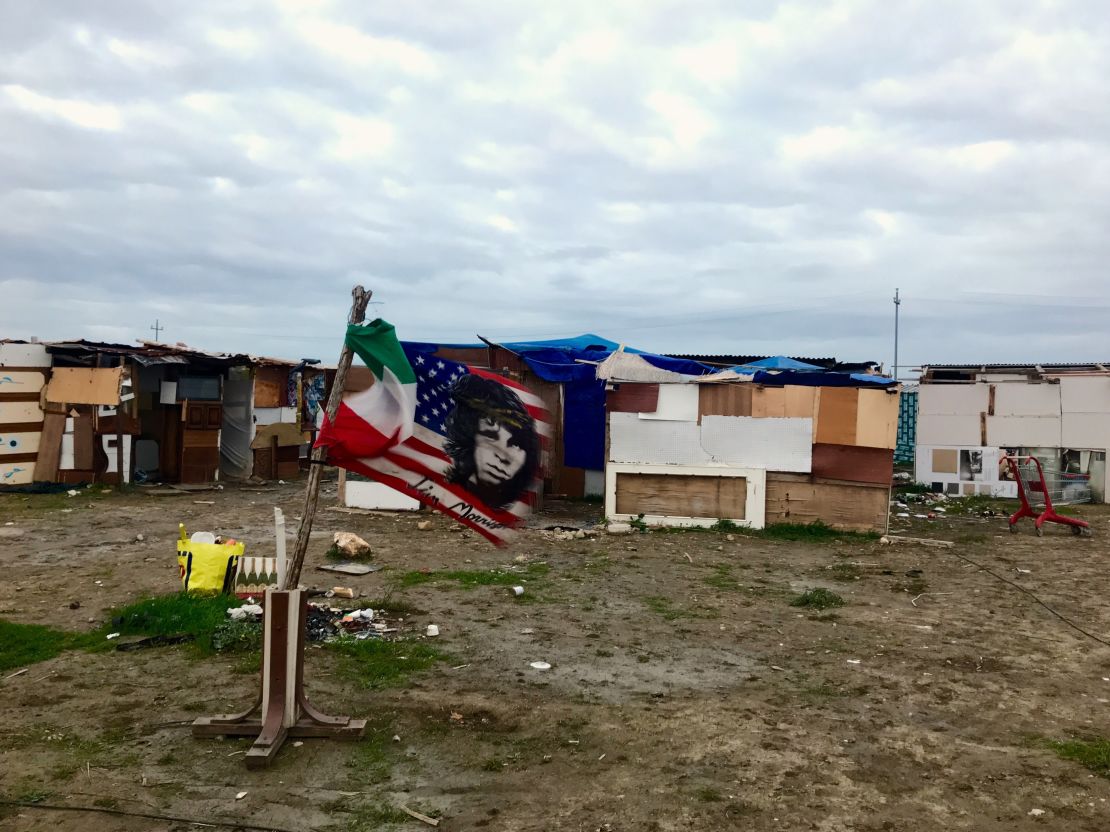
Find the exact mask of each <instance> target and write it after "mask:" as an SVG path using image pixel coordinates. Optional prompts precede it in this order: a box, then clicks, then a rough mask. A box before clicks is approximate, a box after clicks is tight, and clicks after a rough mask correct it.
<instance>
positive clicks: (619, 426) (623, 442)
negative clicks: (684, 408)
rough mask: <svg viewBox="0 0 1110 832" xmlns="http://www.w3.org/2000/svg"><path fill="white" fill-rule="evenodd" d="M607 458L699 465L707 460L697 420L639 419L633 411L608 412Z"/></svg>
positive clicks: (620, 460)
mask: <svg viewBox="0 0 1110 832" xmlns="http://www.w3.org/2000/svg"><path fill="white" fill-rule="evenodd" d="M609 461H610V462H640V463H661V464H667V465H700V464H704V463H706V462H709V461H710V457H709V454H708V453H706V452H705V450H704V449H703V448H702V446H701V439H700V436H699V430H698V424H697V422H672V421H661V420H650V419H641V418H640V416H639V415H638V414H636V413H611V414H610V415H609Z"/></svg>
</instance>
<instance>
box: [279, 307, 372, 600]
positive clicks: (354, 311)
mask: <svg viewBox="0 0 1110 832" xmlns="http://www.w3.org/2000/svg"><path fill="white" fill-rule="evenodd" d="M372 294H373V292H368V291H367V290H366V289H364V288H362V287H361V286H355V287H354V288H353V289H352V290H351V298H352V301H351V314H350V316H349V317H348V319H347V322H348V323H350V324H360V323H362V322H363V320H364V319H365V318H366V306H367V304H368V303H369V302H370V296H371V295H372ZM352 358H354V355H353V354H352V353H351V348H350V347H348V346H347V339H346V337H344V339H343V349H342V351H341V352H340V353H339V366H338V367H337V368H336V370H335V381H333V382H332V385H331V395H330V396H328V405H327V411H326V412H327V415H328V421H329V422H334V421H335V414H336V413H338V412H339V403H340V402H341V401H342V400H343V388H344V387H345V386H346V384H347V371H348V370H350V369H351V359H352ZM326 456H327V449H326V448H313V449H312V456H311V457H310V458H309V459H310V464H309V466H308V483H307V484H306V485H305V492H304V510H303V511H302V512H301V525H300V526H299V527H298V528H297V542H296V544H295V545H294V547H293V558H292V560H291V561H290V563H289V571H288V572H286V573H285V585H284V586H283V587H282V589H296V588H297V583H298V582H299V581H300V579H301V567H303V566H304V557H305V553H306V552H308V538H309V536H310V535H311V534H312V521H313V520H315V519H316V503H317V501H318V500H319V499H320V474H321V467H322V466H321V463H322V462H323V461H324V458H325V457H326Z"/></svg>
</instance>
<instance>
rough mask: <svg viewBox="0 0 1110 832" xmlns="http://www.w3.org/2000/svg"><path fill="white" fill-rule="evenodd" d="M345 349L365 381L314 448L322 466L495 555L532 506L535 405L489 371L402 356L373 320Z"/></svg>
mask: <svg viewBox="0 0 1110 832" xmlns="http://www.w3.org/2000/svg"><path fill="white" fill-rule="evenodd" d="M347 344H348V346H349V347H350V348H351V350H352V351H353V352H354V353H355V354H356V355H358V357H359V358H361V359H362V361H363V363H365V364H366V366H367V367H368V368H369V369H370V371H371V374H372V375H373V384H372V385H371V386H370V388H369V389H367V390H364V391H361V392H358V393H348V394H346V395H345V396H344V398H343V402H342V404H341V405H340V407H339V411H338V412H337V414H336V418H335V421H334V422H330V421H328V420H327V419H326V417H325V421H324V426H323V428H322V429H321V431H320V435H319V438H318V439H317V442H316V445H317V447H320V446H323V447H326V448H327V449H328V462H329V463H331V464H333V465H338V466H339V467H342V468H346V469H347V470H349V471H354V472H355V473H358V474H362V475H364V476H366V477H369V478H370V479H374V480H377V481H378V482H381V483H384V484H385V485H388V486H390V487H392V488H395V489H396V490H398V491H400V492H402V493H404V494H407V495H408V496H410V497H413V498H415V499H417V500H419V501H420V502H421V503H423V504H425V505H427V506H430V507H431V508H434V509H436V510H437V511H441V512H443V513H444V514H447V515H448V516H450V517H454V518H455V519H456V520H458V521H459V522H460V523H463V524H465V525H466V526H469V527H470V528H472V529H474V530H475V531H476V532H478V533H479V534H481V535H482V536H483V537H485V538H487V539H488V540H490V541H492V542H493V543H496V544H498V545H503V544H505V543H507V542H508V541H509V540H510V539H511V537H512V534H513V529H514V528H515V527H516V526H519V525H520V523H521V522H522V521H523V519H524V518H525V517H527V515H528V514H529V513H530V512H531V510H532V509H533V508H534V506H535V505H536V502H537V495H538V493H539V486H540V482H541V479H542V460H543V455H544V452H545V449H546V446H547V442H548V438H549V437H550V435H551V425H550V417H549V415H548V412H547V410H546V409H545V408H544V406H543V402H542V401H541V400H540V398H539V397H538V396H536V395H535V394H534V393H532V392H530V391H529V390H528V389H527V388H526V387H524V386H523V385H521V384H518V383H516V382H515V381H512V380H511V379H507V378H504V377H503V376H499V375H497V374H496V373H491V372H490V371H489V370H485V369H481V368H477V367H471V366H468V365H466V364H460V363H458V362H455V361H448V360H447V359H443V358H436V357H435V356H433V355H430V354H428V353H423V352H419V351H416V350H414V349H406V348H405V347H404V346H403V345H402V344H401V343H400V342H399V341H398V340H397V335H396V331H395V330H394V328H393V326H392V325H391V324H388V323H386V322H385V321H382V320H376V321H372V322H371V323H368V324H358V325H352V326H350V327H348V329H347Z"/></svg>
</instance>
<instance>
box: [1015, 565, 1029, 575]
mask: <svg viewBox="0 0 1110 832" xmlns="http://www.w3.org/2000/svg"><path fill="white" fill-rule="evenodd" d="M1014 569H1016V570H1017V571H1018V572H1020V573H1021V574H1022V575H1029V574H1031V573H1032V572H1033V570H1032V569H1022V568H1021V567H1020V566H1015V567H1014Z"/></svg>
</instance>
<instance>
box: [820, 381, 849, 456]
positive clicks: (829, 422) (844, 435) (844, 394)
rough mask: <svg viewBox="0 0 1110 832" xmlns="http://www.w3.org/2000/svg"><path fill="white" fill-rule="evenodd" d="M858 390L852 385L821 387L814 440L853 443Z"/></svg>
mask: <svg viewBox="0 0 1110 832" xmlns="http://www.w3.org/2000/svg"><path fill="white" fill-rule="evenodd" d="M858 411H859V391H858V390H857V389H856V388H854V387H822V388H821V394H820V396H819V397H818V406H817V425H816V432H815V434H814V437H813V441H814V442H821V443H824V444H826V445H855V444H856V422H857V421H858V418H859V415H858Z"/></svg>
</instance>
